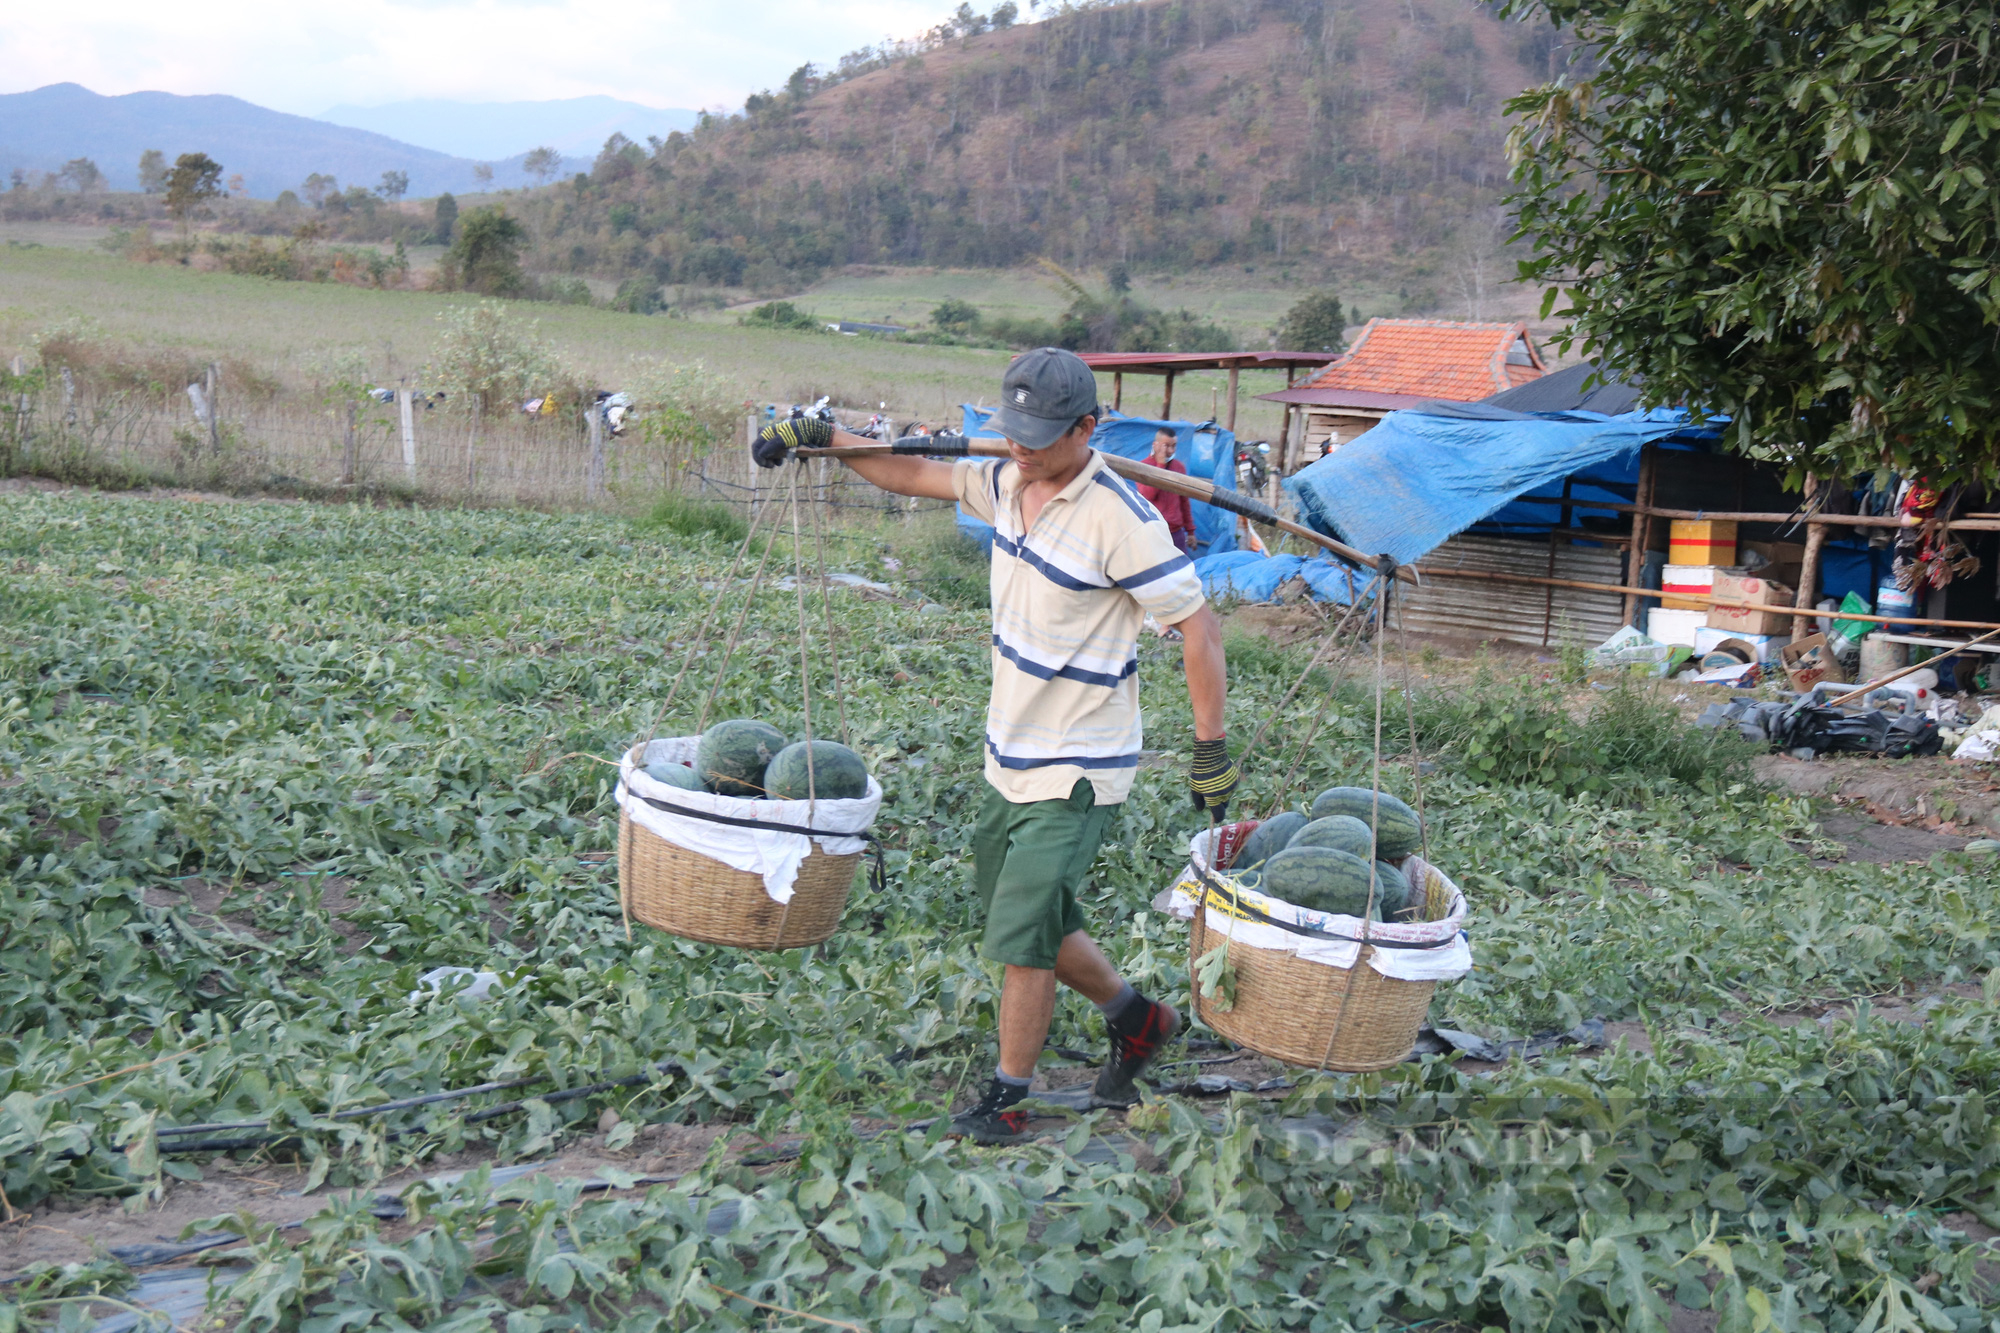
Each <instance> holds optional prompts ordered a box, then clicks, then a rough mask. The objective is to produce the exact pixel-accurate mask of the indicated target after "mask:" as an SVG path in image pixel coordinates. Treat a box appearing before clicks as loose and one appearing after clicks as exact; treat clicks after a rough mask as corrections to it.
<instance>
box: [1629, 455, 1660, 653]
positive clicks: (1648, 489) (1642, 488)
mask: <svg viewBox="0 0 2000 1333" xmlns="http://www.w3.org/2000/svg"><path fill="white" fill-rule="evenodd" d="M1659 466H1660V456H1659V451H1658V450H1657V449H1655V448H1654V447H1653V446H1652V445H1650V444H1648V445H1643V446H1641V447H1640V449H1639V484H1638V485H1637V486H1635V487H1633V489H1632V499H1633V502H1634V503H1633V507H1634V508H1635V509H1637V510H1638V511H1639V512H1637V513H1635V514H1633V515H1632V545H1631V546H1630V547H1629V548H1628V549H1627V550H1626V552H1625V586H1626V587H1628V588H1638V587H1643V586H1644V585H1643V584H1642V583H1641V582H1640V579H1641V578H1643V577H1644V575H1643V572H1642V571H1643V570H1644V568H1645V564H1646V549H1647V547H1648V546H1649V545H1651V539H1652V535H1653V516H1652V515H1651V514H1648V513H1646V512H1645V511H1646V510H1647V509H1650V508H1651V507H1652V504H1653V488H1654V484H1655V482H1656V481H1657V480H1658V476H1659ZM1641 600H1642V599H1641V598H1640V596H1639V595H1638V594H1637V593H1630V592H1628V593H1626V594H1625V623H1626V624H1628V625H1632V627H1633V628H1634V629H1639V630H1640V632H1641V633H1643V632H1644V630H1643V628H1642V627H1640V626H1638V625H1636V624H1634V622H1635V621H1637V620H1638V618H1639V603H1640V601H1641Z"/></svg>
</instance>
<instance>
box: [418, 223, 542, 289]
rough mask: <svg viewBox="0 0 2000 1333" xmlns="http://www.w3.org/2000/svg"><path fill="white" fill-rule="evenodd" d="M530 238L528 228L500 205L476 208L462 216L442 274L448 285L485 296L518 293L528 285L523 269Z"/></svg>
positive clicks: (441, 266) (440, 275)
mask: <svg viewBox="0 0 2000 1333" xmlns="http://www.w3.org/2000/svg"><path fill="white" fill-rule="evenodd" d="M527 240H528V229H527V228H526V227H523V226H522V225H521V224H520V223H519V222H518V221H516V220H515V219H513V218H511V217H509V216H508V215H507V210H506V209H504V208H502V207H500V205H498V204H488V205H486V206H485V207H484V208H475V209H473V210H472V211H471V212H470V213H467V214H465V215H464V217H462V218H460V219H459V223H458V237H457V239H455V240H454V241H452V243H451V249H450V250H449V251H448V252H446V254H445V257H444V262H443V264H441V265H440V266H439V274H438V276H439V278H440V280H441V281H442V282H443V285H444V286H446V287H458V288H464V289H465V290H467V291H473V292H479V293H481V294H482V295H485V296H514V295H517V294H518V293H519V292H520V291H521V290H522V289H523V288H524V287H526V285H527V277H526V275H525V274H523V273H522V272H521V247H522V246H523V245H525V244H526V243H527Z"/></svg>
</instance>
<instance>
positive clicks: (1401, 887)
mask: <svg viewBox="0 0 2000 1333" xmlns="http://www.w3.org/2000/svg"><path fill="white" fill-rule="evenodd" d="M1375 874H1376V876H1377V877H1378V878H1379V879H1380V880H1381V881H1382V897H1381V900H1380V901H1379V902H1378V903H1376V912H1375V915H1376V918H1377V919H1378V920H1382V921H1401V920H1403V919H1404V917H1403V913H1404V912H1405V911H1406V910H1408V908H1409V906H1410V903H1411V895H1410V877H1409V876H1408V875H1405V874H1404V873H1403V870H1402V867H1401V866H1392V865H1390V864H1389V863H1388V862H1387V861H1377V862H1376V863H1375ZM1417 905H1418V906H1422V905H1423V904H1422V901H1421V900H1418V902H1417Z"/></svg>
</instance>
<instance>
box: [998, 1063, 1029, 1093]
mask: <svg viewBox="0 0 2000 1333" xmlns="http://www.w3.org/2000/svg"><path fill="white" fill-rule="evenodd" d="M993 1077H995V1078H997V1079H999V1080H1000V1081H1001V1082H1002V1083H1005V1084H1006V1085H1007V1086H1008V1087H1010V1088H1025V1087H1028V1086H1029V1085H1031V1084H1032V1083H1034V1081H1035V1077H1034V1075H1032V1074H1030V1075H1029V1076H1028V1077H1026V1078H1015V1077H1014V1076H1013V1075H1012V1074H1010V1073H1008V1072H1007V1071H1006V1070H1004V1069H1002V1068H1001V1067H1000V1066H998V1065H995V1066H993Z"/></svg>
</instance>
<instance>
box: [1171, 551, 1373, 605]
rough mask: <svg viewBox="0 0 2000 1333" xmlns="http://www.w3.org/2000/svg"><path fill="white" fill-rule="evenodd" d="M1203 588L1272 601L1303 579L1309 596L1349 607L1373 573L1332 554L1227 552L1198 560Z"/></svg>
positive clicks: (1216, 595) (1212, 594) (1209, 592)
mask: <svg viewBox="0 0 2000 1333" xmlns="http://www.w3.org/2000/svg"><path fill="white" fill-rule="evenodd" d="M1194 572H1195V573H1197V574H1199V575H1201V590H1202V592H1203V593H1204V594H1205V595H1207V596H1208V597H1211V598H1225V597H1233V598H1235V599H1236V600H1238V601H1243V602H1268V601H1271V600H1272V599H1273V598H1274V597H1275V596H1276V595H1277V591H1278V589H1279V588H1280V587H1281V586H1282V585H1283V584H1284V583H1285V582H1287V581H1288V580H1290V579H1295V578H1296V579H1302V580H1304V582H1305V585H1306V595H1307V596H1309V597H1311V598H1312V599H1313V600H1314V601H1316V602H1332V603H1333V604H1335V605H1336V606H1346V605H1347V604H1348V603H1349V601H1350V600H1351V599H1352V597H1353V596H1354V595H1356V594H1358V593H1360V592H1361V591H1362V589H1364V588H1366V587H1367V585H1368V581H1369V579H1370V578H1371V577H1372V576H1371V575H1369V574H1365V573H1364V574H1356V573H1355V571H1354V570H1353V569H1352V568H1350V567H1349V566H1348V565H1346V564H1344V563H1342V562H1341V561H1339V560H1335V559H1333V558H1332V557H1331V556H1325V555H1322V556H1316V557H1314V558H1312V559H1307V558H1306V557H1304V556H1297V555H1265V554H1263V553H1262V552H1260V551H1225V552H1223V553H1222V554H1220V555H1207V556H1203V557H1202V558H1201V559H1199V560H1197V561H1195V562H1194Z"/></svg>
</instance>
